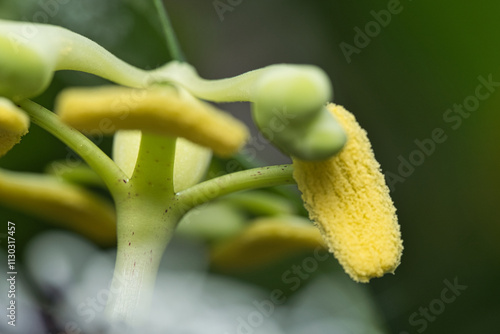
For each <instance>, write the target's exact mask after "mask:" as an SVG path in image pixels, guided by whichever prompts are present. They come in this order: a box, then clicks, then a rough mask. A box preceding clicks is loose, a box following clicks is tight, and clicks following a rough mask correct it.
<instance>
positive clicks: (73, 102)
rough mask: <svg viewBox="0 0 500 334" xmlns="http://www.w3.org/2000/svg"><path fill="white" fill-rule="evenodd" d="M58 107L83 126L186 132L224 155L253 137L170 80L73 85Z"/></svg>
mask: <svg viewBox="0 0 500 334" xmlns="http://www.w3.org/2000/svg"><path fill="white" fill-rule="evenodd" d="M56 111H57V112H58V113H59V115H60V117H61V119H62V120H63V121H64V122H66V123H67V124H69V125H71V126H73V127H75V128H76V129H78V130H81V131H83V132H95V131H98V132H100V133H104V134H111V133H114V132H116V131H118V130H133V129H139V130H142V131H146V132H151V133H156V134H163V135H168V136H173V137H184V138H186V139H188V140H189V141H192V142H193V143H196V144H199V145H202V146H205V147H208V148H210V149H212V150H213V151H214V152H215V153H216V154H218V155H221V156H229V155H231V154H233V153H235V152H236V151H238V150H239V148H240V147H241V146H242V145H243V144H244V143H245V141H246V138H247V137H248V130H247V128H246V126H245V125H244V124H243V123H241V122H240V121H238V120H236V119H235V118H233V117H232V116H230V115H228V114H226V113H224V112H222V111H220V110H218V109H216V108H215V107H212V106H211V105H209V104H207V103H205V102H202V101H200V100H197V99H196V98H194V97H193V96H191V95H190V94H189V93H187V92H186V91H184V90H182V89H180V88H174V87H171V86H162V87H154V88H149V89H142V90H141V89H132V88H125V87H118V86H117V87H114V86H112V87H101V88H85V89H69V90H67V91H65V92H63V93H62V94H61V95H60V96H59V98H58V101H57V106H56Z"/></svg>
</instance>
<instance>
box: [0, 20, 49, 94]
mask: <svg viewBox="0 0 500 334" xmlns="http://www.w3.org/2000/svg"><path fill="white" fill-rule="evenodd" d="M2 28H3V25H1V24H0V50H1V51H0V95H1V96H5V97H7V98H10V99H13V100H17V99H23V98H29V97H33V96H36V95H38V94H40V93H41V92H43V91H44V90H45V89H46V88H47V86H48V85H49V83H50V81H51V80H52V73H53V71H52V68H51V67H53V64H51V61H50V59H49V58H48V57H47V55H46V54H44V53H43V52H41V50H37V48H36V47H31V46H29V45H27V40H25V39H23V38H22V37H21V35H20V34H17V32H16V31H15V30H14V31H10V34H2V30H3V29H2Z"/></svg>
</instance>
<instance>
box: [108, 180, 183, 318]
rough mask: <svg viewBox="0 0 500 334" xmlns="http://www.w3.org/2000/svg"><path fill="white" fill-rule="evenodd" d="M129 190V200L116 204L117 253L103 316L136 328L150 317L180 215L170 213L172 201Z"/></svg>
mask: <svg viewBox="0 0 500 334" xmlns="http://www.w3.org/2000/svg"><path fill="white" fill-rule="evenodd" d="M128 186H129V192H128V196H126V198H123V200H120V201H118V203H117V214H118V220H117V222H118V225H117V232H118V233H117V236H118V249H117V255H116V266H115V271H114V274H113V281H112V284H111V287H112V288H111V289H110V291H111V295H110V299H109V302H108V304H107V305H106V313H107V316H108V317H109V319H110V320H112V321H118V322H125V323H126V324H127V325H130V326H133V327H137V326H140V325H141V324H142V323H143V321H144V320H145V319H146V318H147V316H148V314H149V308H150V305H151V299H152V295H153V290H154V285H155V281H156V276H157V274H158V269H159V265H160V262H161V259H162V256H163V253H164V251H165V248H166V246H167V245H168V243H169V241H170V239H171V237H172V235H173V232H174V228H175V226H176V224H177V223H178V221H179V220H180V217H181V215H180V214H179V213H178V211H177V210H175V208H172V209H170V210H169V205H170V204H171V201H172V199H171V198H170V199H169V198H167V197H166V196H161V197H157V196H155V195H154V194H151V193H149V192H141V191H138V189H136V188H135V187H134V185H133V184H129V185H128Z"/></svg>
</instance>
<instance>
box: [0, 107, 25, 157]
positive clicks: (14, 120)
mask: <svg viewBox="0 0 500 334" xmlns="http://www.w3.org/2000/svg"><path fill="white" fill-rule="evenodd" d="M29 125H30V120H29V117H28V115H26V113H25V112H24V111H22V110H21V109H19V108H18V107H16V106H15V105H14V103H12V102H11V101H10V100H7V99H5V98H2V97H0V157H1V156H3V155H5V153H7V152H8V151H9V150H10V149H11V148H12V147H13V146H14V145H16V144H17V143H19V141H21V137H22V136H24V135H25V134H26V133H27V132H28V128H29Z"/></svg>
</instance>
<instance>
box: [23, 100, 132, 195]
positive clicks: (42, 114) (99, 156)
mask: <svg viewBox="0 0 500 334" xmlns="http://www.w3.org/2000/svg"><path fill="white" fill-rule="evenodd" d="M18 105H19V106H20V107H21V108H23V110H24V111H26V112H27V113H28V114H29V115H30V117H31V119H32V120H33V122H35V123H36V124H38V125H39V126H40V127H42V128H43V129H45V130H47V131H48V132H50V133H51V134H52V135H54V136H55V137H57V138H58V139H60V140H61V141H62V142H63V143H65V144H66V145H68V146H69V147H70V148H71V149H72V150H73V151H75V152H76V153H77V154H78V155H80V156H81V157H82V159H83V160H85V161H86V162H87V164H88V165H89V166H90V167H91V168H92V169H93V170H95V172H96V173H97V174H99V176H100V177H101V178H102V179H103V181H104V182H105V183H106V186H107V187H108V189H109V191H110V192H111V193H112V194H113V195H115V194H116V193H118V191H119V190H120V189H121V188H122V184H123V181H126V180H127V179H128V177H127V176H126V175H125V173H123V171H122V170H121V169H120V168H119V167H118V166H117V165H116V164H115V162H114V161H113V160H111V158H110V157H108V156H107V155H106V154H105V153H104V152H103V151H102V150H101V149H100V148H99V147H98V146H97V145H95V144H94V143H93V142H92V141H91V140H90V139H88V138H87V137H85V136H84V135H83V134H82V133H81V132H78V131H76V130H75V129H73V128H71V127H69V126H68V125H66V124H64V123H63V122H61V120H60V119H59V118H58V117H57V116H56V115H55V114H54V113H52V112H51V111H50V110H48V109H46V108H44V107H42V106H41V105H39V104H37V103H35V102H33V101H30V100H23V101H20V102H18Z"/></svg>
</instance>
